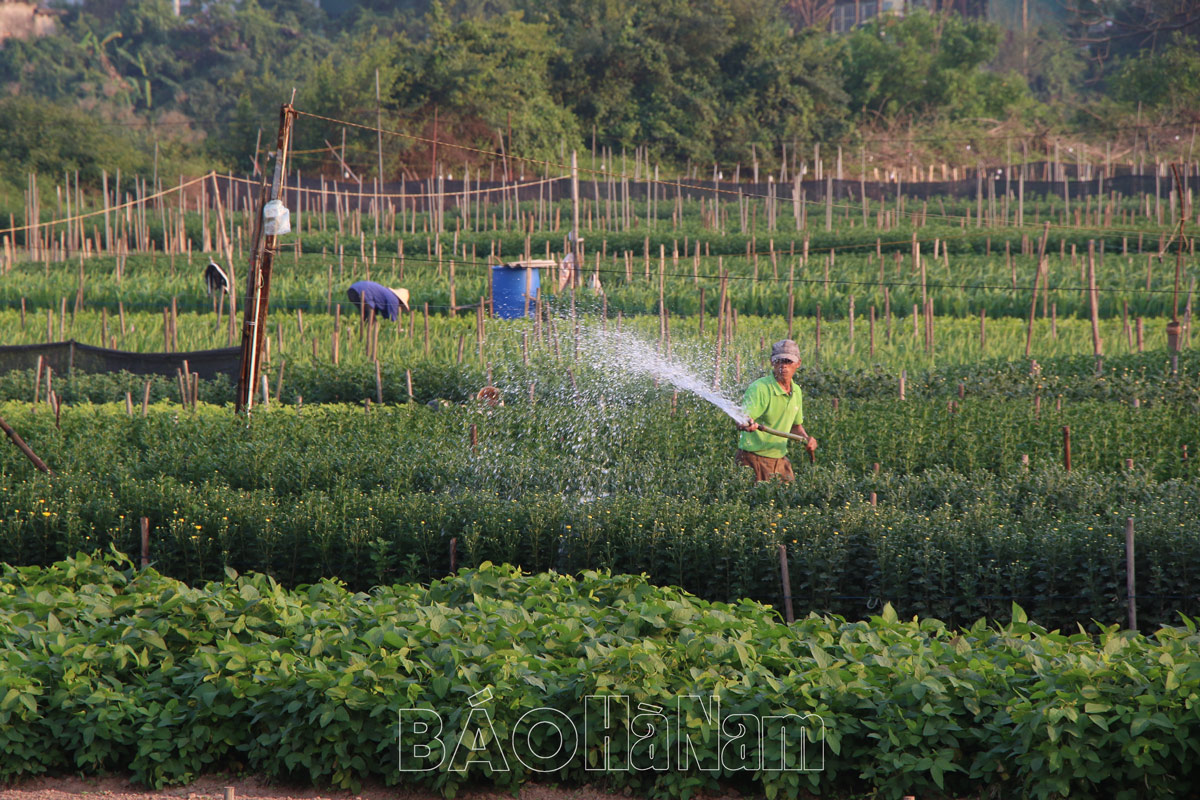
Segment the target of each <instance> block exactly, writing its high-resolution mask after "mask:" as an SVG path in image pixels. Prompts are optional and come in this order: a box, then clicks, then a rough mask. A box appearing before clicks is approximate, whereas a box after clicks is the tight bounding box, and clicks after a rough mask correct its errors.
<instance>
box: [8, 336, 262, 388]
mask: <svg viewBox="0 0 1200 800" xmlns="http://www.w3.org/2000/svg"><path fill="white" fill-rule="evenodd" d="M39 356H41V358H42V364H43V365H47V366H49V367H50V368H51V369H52V370H54V371H55V372H57V373H59V374H66V373H68V372H70V371H71V370H79V371H81V372H95V373H103V372H121V371H122V370H124V371H125V372H131V373H133V374H135V375H174V374H175V371H176V370H179V369H182V368H183V362H184V361H186V362H187V368H188V371H189V372H194V373H196V374H198V375H199V376H200V377H201V378H204V379H211V378H215V377H216V376H218V375H222V374H224V375H228V376H230V377H235V376H236V375H237V374H238V371H239V368H240V367H241V360H242V351H241V348H240V347H224V348H221V349H219V350H192V351H190V352H186V353H130V352H128V351H125V350H109V349H108V348H105V347H94V346H92V345H90V344H80V343H79V342H76V341H74V340H70V341H66V342H52V343H49V344H21V345H12V346H9V347H0V373H5V372H11V371H13V370H19V369H37V366H38V357H39Z"/></svg>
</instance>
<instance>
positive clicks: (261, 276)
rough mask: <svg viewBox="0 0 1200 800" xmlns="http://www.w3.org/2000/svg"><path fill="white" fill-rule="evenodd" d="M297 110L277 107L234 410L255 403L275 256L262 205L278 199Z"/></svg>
mask: <svg viewBox="0 0 1200 800" xmlns="http://www.w3.org/2000/svg"><path fill="white" fill-rule="evenodd" d="M295 114H296V111H295V109H294V108H293V107H292V104H291V103H285V104H284V105H282V106H281V107H280V109H279V135H278V137H277V138H276V141H275V174H274V176H273V177H272V179H271V183H270V186H269V187H264V193H263V196H261V197H260V200H259V206H258V215H257V220H256V222H255V228H254V247H253V248H252V250H251V255H250V274H249V276H248V278H247V281H246V306H245V308H244V310H243V317H242V368H241V372H240V374H239V376H238V392H237V410H238V411H242V410H245V411H250V409H251V408H252V407H253V405H254V389H255V386H256V385H257V383H258V377H259V371H260V369H261V366H262V365H261V364H260V363H259V358H258V354H259V351H260V350H261V349H262V343H263V337H264V336H265V331H266V321H267V309H268V306H269V296H270V289H271V265H272V263H273V262H274V259H275V249H276V240H277V239H278V237H277V236H275V235H270V236H264V234H263V207H264V206H265V205H266V204H267V203H268V202H270V201H272V200H278V199H279V195H280V191H281V189H282V186H283V179H284V176H285V175H286V174H287V152H288V148H289V146H290V144H291V134H292V121H293V120H294V118H295Z"/></svg>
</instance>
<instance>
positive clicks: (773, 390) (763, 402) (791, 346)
mask: <svg viewBox="0 0 1200 800" xmlns="http://www.w3.org/2000/svg"><path fill="white" fill-rule="evenodd" d="M799 366H800V348H799V347H797V346H796V343H795V342H794V341H792V340H791V339H783V340H782V341H778V342H776V343H775V344H774V345H773V346H772V347H771V371H772V373H773V374H771V375H769V376H767V377H765V378H759V379H758V380H756V381H755V382H754V383H752V384H750V385H749V386H747V387H746V396H745V397H744V398H743V399H742V408H743V409H745V411H746V414H747V415H748V416H749V418H750V419H749V422H746V423H744V424H740V425H738V430H740V431H742V434H741V436H740V437H738V451H737V463H739V464H742V465H744V466H747V467H750V468H751V469H752V470H754V478H755V480H758V481H765V480H768V479H769V478H770V477H771V476H772V475H778V476H779V477H780V478H781V479H782V480H783V481H785V482H788V481H791V480H793V479H794V478H795V477H796V476H795V475H794V474H793V472H792V463H791V462H790V461H788V459H787V443H788V440H787V439H784V438H781V437H779V436H774V435H772V434H769V433H765V432H763V431H760V430H759V423H760V422H761V423H762V424H763V425H764V426H765V427H768V428H773V429H774V430H777V431H789V432H791V433H794V434H796V435H797V436H802V437H804V439H805V440H806V442H805V445H804V446H805V448H806V449H807V450H808V451H809V452H810V453H811V452H812V451H814V450H816V449H817V440H816V439H814V438H813V437H811V436H809V435H808V432H807V431H805V430H804V424H803V423H804V398H803V396H802V395H801V393H800V387H799V386H797V385H795V384H794V383H792V376H793V375H795V374H796V369H797V368H798V367H799Z"/></svg>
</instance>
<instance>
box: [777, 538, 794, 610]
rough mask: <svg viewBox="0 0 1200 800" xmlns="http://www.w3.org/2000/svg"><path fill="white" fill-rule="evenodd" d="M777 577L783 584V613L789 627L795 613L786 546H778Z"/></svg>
mask: <svg viewBox="0 0 1200 800" xmlns="http://www.w3.org/2000/svg"><path fill="white" fill-rule="evenodd" d="M779 576H780V580H781V582H782V583H783V613H784V619H785V620H787V624H789V625H791V624H792V623H793V622H795V620H796V617H795V613H794V612H793V610H792V580H791V578H790V577H789V576H788V557H787V545H784V544H780V545H779Z"/></svg>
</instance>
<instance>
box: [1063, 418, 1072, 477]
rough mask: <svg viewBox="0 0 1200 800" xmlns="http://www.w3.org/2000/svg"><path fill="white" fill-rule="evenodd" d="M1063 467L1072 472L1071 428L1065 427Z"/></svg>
mask: <svg viewBox="0 0 1200 800" xmlns="http://www.w3.org/2000/svg"><path fill="white" fill-rule="evenodd" d="M1062 434H1063V467H1064V468H1065V469H1066V470H1067V472H1070V471H1071V426H1070V425H1063V429H1062Z"/></svg>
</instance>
